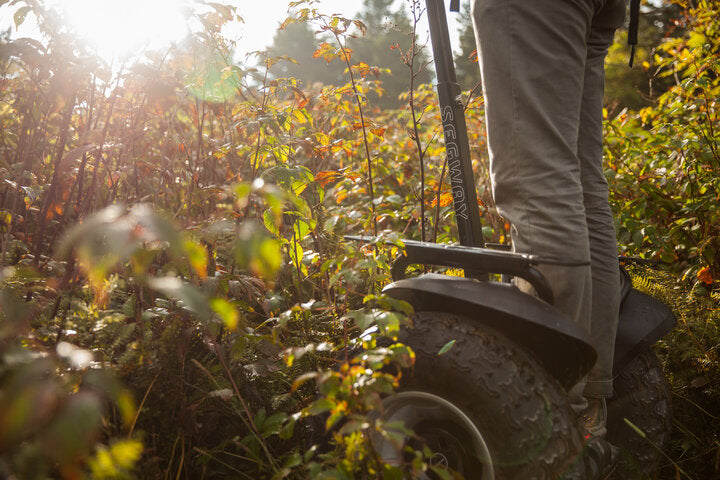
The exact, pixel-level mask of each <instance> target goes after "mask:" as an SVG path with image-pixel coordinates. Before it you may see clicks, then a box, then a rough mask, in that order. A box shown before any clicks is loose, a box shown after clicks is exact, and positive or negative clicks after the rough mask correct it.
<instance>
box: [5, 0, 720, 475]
mask: <svg viewBox="0 0 720 480" xmlns="http://www.w3.org/2000/svg"><path fill="white" fill-rule="evenodd" d="M0 3H2V2H0ZM43 5H44V4H43V3H42V2H25V1H22V0H21V1H18V2H13V5H12V11H13V14H14V15H15V19H16V21H17V22H20V21H22V20H23V19H24V18H25V17H26V16H27V18H31V17H30V16H29V15H30V14H33V15H34V17H36V18H38V22H39V29H40V31H41V32H43V35H44V36H45V37H44V39H43V40H42V41H37V40H30V39H10V38H6V37H2V38H1V40H0V42H1V43H0V176H1V177H2V179H1V180H2V182H1V183H0V242H1V245H0V247H1V251H2V253H1V257H0V258H1V259H2V272H0V282H2V289H0V295H1V298H0V301H1V302H2V304H1V306H2V308H0V314H1V315H3V318H2V322H0V404H1V405H0V407H1V408H0V475H1V476H10V475H16V476H18V477H20V478H27V479H34V478H47V477H54V478H127V479H132V478H166V477H167V478H180V477H187V478H196V477H197V478H200V477H202V476H205V477H217V478H278V479H279V478H303V479H304V478H353V479H354V478H403V475H405V476H410V477H418V476H420V475H421V473H423V472H426V471H428V469H431V468H435V467H431V466H430V465H429V464H428V461H427V458H429V457H430V456H431V453H432V452H429V451H425V450H422V451H417V452H413V453H411V454H410V456H409V457H408V461H407V463H406V464H405V465H400V466H391V465H386V464H383V462H382V461H381V460H380V459H378V458H377V456H376V455H375V454H374V451H373V449H372V442H371V434H372V435H393V434H394V433H393V432H395V431H397V428H398V427H397V426H385V425H383V424H382V422H380V421H379V420H377V418H376V417H375V416H373V415H372V414H371V412H372V411H374V410H377V408H378V406H379V405H380V402H381V399H382V397H383V396H384V395H386V394H388V393H390V392H391V391H392V389H393V388H394V387H395V386H397V383H398V379H399V372H400V368H401V367H407V366H410V365H412V362H413V359H414V354H413V353H412V351H410V350H409V349H408V348H407V347H406V346H404V345H402V344H399V343H397V341H396V340H395V336H396V333H397V331H398V328H400V326H401V325H404V324H405V322H407V318H408V316H409V315H411V313H412V309H411V308H410V307H409V305H407V304H405V303H403V302H399V301H396V300H393V299H391V298H387V297H385V296H383V295H382V294H381V293H380V292H381V289H382V287H383V286H384V285H385V284H387V283H388V282H389V280H390V278H389V265H390V262H391V261H392V259H393V258H395V257H396V256H397V255H398V254H399V252H400V251H401V250H402V248H403V246H402V241H401V240H400V239H401V238H413V239H419V238H422V235H423V233H422V232H421V230H422V229H423V225H424V229H425V235H426V236H427V237H430V233H431V232H432V237H433V238H436V239H437V240H438V241H441V242H450V241H454V238H455V236H456V234H455V227H454V223H453V215H454V213H453V210H452V195H451V192H450V189H449V185H448V182H447V172H446V165H445V153H444V148H443V145H442V140H441V137H442V136H441V135H440V134H441V122H440V114H439V111H438V108H437V103H436V100H435V92H434V90H433V88H432V86H431V85H427V84H426V83H424V82H425V81H426V80H428V78H429V77H428V76H424V75H425V74H424V73H421V72H422V71H423V69H422V66H423V64H424V63H425V61H426V60H425V57H424V54H423V52H422V50H421V48H420V47H419V46H414V47H413V46H412V42H411V40H412V38H414V37H413V36H412V34H411V35H410V36H408V35H407V34H406V33H407V32H408V31H410V32H412V30H413V28H415V27H417V25H413V20H409V19H408V17H407V15H405V13H403V12H397V11H392V10H391V3H390V2H387V1H382V2H366V8H365V9H364V11H363V12H364V13H363V15H362V16H361V18H360V19H359V20H355V19H347V18H342V17H338V16H331V15H325V14H323V13H322V12H320V11H319V10H318V9H317V8H315V5H314V4H313V2H293V7H294V9H295V10H294V14H293V16H291V18H290V19H289V20H288V21H286V24H285V27H287V28H286V29H285V30H284V33H279V34H278V36H277V37H276V42H275V44H276V45H275V47H274V49H270V50H269V51H267V52H257V54H256V55H257V58H258V63H259V66H257V67H249V66H247V65H238V64H236V63H235V61H234V59H233V55H232V44H231V43H230V42H229V41H228V40H227V39H226V38H224V37H223V36H222V35H221V31H222V27H223V25H225V24H227V23H228V22H231V21H233V19H234V16H235V11H234V10H233V9H232V7H229V6H227V5H222V4H214V3H208V4H206V8H203V9H200V10H198V11H195V12H194V14H195V15H196V17H197V18H198V19H199V24H200V25H202V28H201V29H200V30H199V31H198V32H196V34H195V35H194V37H193V39H192V40H187V41H185V42H184V43H181V44H179V45H176V46H174V47H173V48H171V49H169V51H167V52H164V53H163V54H162V55H160V54H157V53H153V52H147V53H144V54H143V55H142V56H141V57H139V58H137V59H136V61H134V62H133V61H128V62H127V63H126V64H125V65H124V66H123V68H122V69H119V68H118V67H117V66H116V67H115V68H111V67H110V66H108V65H103V64H102V62H101V61H99V60H98V59H97V58H95V56H94V55H92V54H91V52H88V51H87V49H86V47H85V46H83V45H82V44H81V43H80V42H79V41H77V40H76V39H74V38H73V37H72V36H71V35H68V34H67V32H65V31H64V30H63V29H62V26H61V23H60V21H59V19H58V18H56V17H55V16H54V13H53V11H52V10H50V9H46V8H45V7H44V6H43ZM413 5H415V6H417V4H416V3H413V4H411V6H413ZM371 7H372V8H371ZM704 8H706V9H708V11H710V10H709V7H704ZM713 11H714V10H713ZM418 12H419V10H416V9H412V8H411V13H413V14H414V17H415V16H416V15H417V14H418ZM703 12H704V10H698V11H697V12H695V14H693V11H690V12H689V13H690V15H689V16H688V17H687V19H688V22H689V23H688V28H687V31H688V32H690V33H688V36H687V37H682V38H680V37H678V39H677V40H672V41H668V42H667V43H666V44H664V45H663V47H662V48H661V49H660V50H659V52H667V55H665V54H662V53H658V57H657V58H656V63H657V65H658V66H662V69H663V70H662V71H664V72H668V73H670V75H668V76H667V77H666V80H669V79H671V78H672V79H674V78H675V77H676V76H677V78H678V83H677V85H676V86H674V87H673V88H672V89H670V90H668V92H667V93H666V94H664V95H663V97H661V100H660V102H659V103H658V105H657V106H654V107H652V108H648V109H647V110H643V111H641V112H639V113H633V112H631V111H628V112H625V113H624V114H623V115H624V116H623V115H618V116H616V117H615V116H614V117H613V119H612V120H611V121H610V122H608V127H607V128H608V130H607V133H608V138H609V142H608V154H609V157H610V159H611V162H610V168H609V170H608V176H609V177H610V178H611V179H612V185H613V191H612V195H613V202H614V204H615V207H616V210H617V213H618V231H619V234H620V240H621V245H622V248H623V249H624V251H626V252H627V253H632V254H640V255H643V256H648V257H649V256H655V257H656V258H659V259H662V260H669V261H672V262H675V263H676V264H677V265H678V268H682V269H684V271H685V272H686V275H685V276H686V279H688V280H690V282H686V285H687V284H690V288H693V289H694V290H693V292H694V294H696V296H695V297H691V296H688V297H683V298H699V299H701V300H702V301H703V302H712V301H715V302H717V298H716V297H717V293H716V292H714V291H713V287H714V286H715V285H717V283H713V282H714V281H715V279H716V278H718V276H717V275H718V270H717V269H718V255H717V249H718V245H717V238H718V233H717V228H718V225H720V221H718V218H717V215H718V198H717V188H718V185H717V178H718V175H717V156H716V155H715V143H716V142H717V138H716V137H717V131H718V126H717V116H716V110H715V109H716V106H715V101H714V99H715V98H716V97H717V93H718V92H716V90H717V88H718V85H717V78H718V77H717V51H718V50H717V40H716V38H717V35H716V34H715V33H713V32H715V31H716V29H717V25H716V22H717V20H715V17H713V16H712V15H702V13H703ZM387 19H390V20H391V22H393V23H394V24H395V25H396V26H397V27H399V30H401V31H403V32H405V33H400V32H398V31H397V30H396V29H395V28H394V27H393V28H387V27H386V26H385V25H386V24H387V22H386V20H387ZM690 20H692V22H695V23H692V22H690ZM26 21H27V20H26ZM309 26H311V28H307V27H309ZM366 29H367V31H368V32H369V33H368V34H367V35H366V36H365V37H364V39H360V38H357V37H359V35H360V34H361V33H362V32H363V31H365V30H366ZM713 29H715V30H713ZM315 30H316V31H318V32H319V33H318V34H317V36H315V37H313V38H311V37H310V35H308V33H312V32H313V31H315ZM466 30H467V28H466ZM698 32H700V33H698ZM381 33H382V34H381ZM465 34H466V35H467V31H466V32H465ZM297 38H302V39H303V40H302V42H298V45H300V48H299V49H298V50H297V51H295V50H292V51H291V50H290V49H289V47H288V46H287V45H288V44H289V43H293V40H292V39H297ZM363 42H364V43H363ZM395 42H397V43H398V44H399V45H400V49H397V48H396V49H391V48H390V46H391V45H393V44H394V43H395ZM673 42H674V43H673ZM467 45H468V44H467V42H466V44H465V47H467ZM465 47H463V48H465ZM673 49H674V50H673ZM351 50H352V51H351ZM673 52H681V54H680V55H674V54H673ZM682 52H685V53H682ZM375 54H377V56H373V55H375ZM288 56H290V57H296V58H295V59H296V60H297V61H298V62H299V63H300V65H298V66H297V67H298V68H305V66H306V65H305V60H306V59H308V58H310V57H312V58H313V59H314V60H315V61H316V62H320V63H319V64H320V65H324V67H323V68H326V71H327V72H333V73H332V75H330V74H328V75H330V76H333V80H334V81H333V82H327V83H326V85H324V86H318V85H308V84H307V83H309V81H308V82H307V83H305V84H303V83H302V82H301V81H298V80H297V79H295V78H292V76H293V75H296V74H297V75H301V73H298V72H300V71H299V70H298V71H297V72H296V71H295V70H293V68H295V64H294V63H292V61H291V60H289V57H288ZM391 57H392V59H393V60H392V62H395V61H399V62H400V63H398V64H397V66H395V64H393V63H392V62H391ZM283 65H287V66H290V67H291V68H288V69H286V70H285V71H283V70H282V69H281V67H282V66H283ZM473 65H475V64H473ZM388 67H389V68H390V69H391V70H392V77H391V76H390V74H389V73H388V72H387V71H386V69H387V68H388ZM476 67H477V65H475V66H474V67H473V68H476ZM411 68H412V72H414V73H415V77H414V78H413V79H412V81H410V80H409V76H410V75H411ZM317 71H318V72H323V73H322V75H320V77H323V76H324V75H325V73H324V72H325V70H322V69H321V68H318V69H317ZM303 75H304V74H303ZM309 78H310V77H307V78H304V79H305V80H309ZM391 78H392V79H393V81H394V80H395V79H397V80H398V83H397V85H395V86H392V87H391V86H390V84H391ZM410 85H412V87H413V88H412V90H411V91H407V89H408V88H409V87H410ZM466 87H467V88H471V87H472V86H471V85H467V86H466ZM382 90H385V96H384V97H383V96H380V94H381V93H382ZM390 92H393V93H392V95H391V94H390ZM401 92H404V93H401ZM388 96H391V97H393V98H392V102H391V103H392V105H393V106H395V107H397V108H395V109H392V110H390V109H386V110H381V109H379V108H375V107H377V106H378V105H381V103H379V99H384V98H387V97H388ZM395 96H397V97H398V100H397V102H395ZM369 98H371V99H373V100H372V102H371V101H369V100H368V99H369ZM466 115H467V118H468V125H469V132H468V134H469V137H470V143H471V149H472V153H473V158H474V160H473V167H474V169H475V170H476V171H477V174H478V179H479V180H478V182H479V183H478V193H479V197H480V202H481V203H482V210H483V213H485V214H486V215H485V217H486V222H485V227H484V233H485V234H486V237H487V238H488V239H489V240H490V241H494V242H499V243H508V242H509V239H508V238H507V231H508V228H509V226H508V225H507V224H506V223H505V221H504V219H502V218H500V217H499V216H498V215H497V214H496V213H494V211H493V209H492V199H491V194H490V184H489V179H488V178H487V177H488V176H487V155H486V154H485V152H484V146H485V145H484V144H485V128H484V120H483V116H484V104H483V99H482V98H481V97H477V96H474V97H473V98H472V99H470V100H468V104H467V109H466ZM668 152H669V154H668ZM421 159H422V162H423V169H422V173H421V169H420V163H419V162H420V160H421ZM667 225H670V227H669V228H668V227H667ZM375 231H377V234H378V235H377V238H376V239H375V240H374V241H372V242H369V243H367V244H355V243H352V242H348V241H346V240H345V239H343V235H344V234H346V233H355V234H357V233H370V232H373V233H374V232H375ZM633 242H634V243H633ZM693 282H695V284H693ZM675 294H676V292H675V291H672V293H671V294H670V297H669V298H670V299H674V298H675ZM683 295H684V294H683ZM688 295H689V294H688ZM701 300H697V301H698V302H699V301H701ZM671 303H672V302H671ZM693 305H694V304H693ZM703 305H707V304H706V303H703ZM678 308H680V309H681V311H689V309H690V308H691V305H690V304H686V303H681V304H679V305H678ZM693 308H694V307H693ZM703 308H704V307H703ZM712 318H714V317H712ZM688 322H690V320H688ZM713 322H714V320H713ZM692 324H693V325H694V326H693V327H692V328H691V329H690V330H688V332H691V333H692V335H690V334H689V333H688V335H687V337H685V336H682V335H681V334H678V336H677V337H676V338H674V339H673V340H672V341H673V342H679V343H680V344H682V345H689V343H688V342H694V340H693V338H694V339H697V338H698V335H700V336H701V338H702V341H701V344H702V345H703V352H704V353H703V355H705V354H707V355H706V356H705V357H702V356H700V355H698V354H697V352H695V353H693V351H692V350H690V349H687V352H688V353H687V357H686V358H684V359H682V362H685V363H674V360H672V361H671V360H668V362H669V364H670V365H673V368H676V367H675V366H674V365H678V366H677V369H678V370H677V371H678V372H689V371H690V367H692V366H697V365H702V366H703V368H705V367H707V372H708V375H711V374H713V372H714V370H713V369H715V368H716V366H715V363H714V362H715V356H714V355H715V352H714V350H713V348H712V347H711V346H709V345H710V344H709V343H708V342H710V341H711V340H712V339H713V338H717V337H716V335H715V332H714V330H712V329H706V330H703V331H702V333H700V332H699V331H698V330H697V328H699V325H700V323H699V321H695V320H692ZM708 328H709V327H708ZM683 342H685V343H683ZM703 342H705V343H703ZM693 344H694V343H693ZM667 345H670V344H669V343H668V344H667ZM451 348H453V344H452V343H449V344H447V345H445V347H443V348H442V349H441V350H440V351H439V352H438V354H439V355H442V354H444V353H445V352H447V351H448V350H449V349H451ZM667 348H669V347H667ZM668 358H670V357H668ZM703 358H704V359H705V360H702V359H703ZM698 359H700V360H698ZM703 362H705V363H703ZM683 375H690V374H689V373H687V374H686V373H682V374H681V373H678V377H677V378H678V380H677V381H676V382H675V385H676V391H680V390H679V389H681V388H682V385H683V382H685V381H686V378H688V377H687V376H683ZM708 378H711V377H710V376H708ZM693 380H694V378H693V379H690V380H689V381H690V382H691V385H692V381H693ZM696 383H697V382H696ZM712 385H714V384H712ZM708 388H711V387H708ZM712 388H714V386H713V387H712ZM692 392H695V390H692ZM713 392H714V390H713ZM696 393H697V392H696ZM688 398H689V399H691V400H692V401H693V402H695V403H697V404H700V403H702V402H701V401H700V399H699V397H697V396H688ZM703 405H704V404H703ZM29 406H32V407H33V408H29ZM703 408H704V409H705V410H707V411H708V412H710V407H703ZM688 412H690V410H688ZM711 414H712V415H716V414H715V413H712V412H711ZM690 417H691V414H690V413H688V417H687V418H688V419H687V421H686V428H687V430H690V431H694V430H693V429H694V428H696V427H695V426H694V425H695V424H694V423H692V421H693V420H691V419H690ZM693 418H694V417H693ZM386 427H387V428H386ZM698 431H699V430H698ZM703 435H704V433H703ZM708 435H709V434H708ZM687 438H688V441H690V437H689V436H688V437H687ZM703 438H705V437H703ZM692 441H695V440H692ZM691 443H692V442H691ZM691 446H692V448H696V446H697V442H696V443H692V445H691ZM683 448H684V447H683ZM692 448H690V447H688V450H683V451H694V450H692ZM680 453H682V452H680ZM704 453H706V452H704ZM436 473H437V474H438V475H439V476H441V477H442V476H443V475H447V472H444V471H439V472H436Z"/></svg>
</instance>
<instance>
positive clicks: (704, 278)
mask: <svg viewBox="0 0 720 480" xmlns="http://www.w3.org/2000/svg"><path fill="white" fill-rule="evenodd" d="M697 278H698V280H700V281H701V282H703V283H704V284H705V285H712V283H713V277H712V274H711V273H710V267H708V266H705V267H703V268H701V269H700V271H699V272H698V273H697Z"/></svg>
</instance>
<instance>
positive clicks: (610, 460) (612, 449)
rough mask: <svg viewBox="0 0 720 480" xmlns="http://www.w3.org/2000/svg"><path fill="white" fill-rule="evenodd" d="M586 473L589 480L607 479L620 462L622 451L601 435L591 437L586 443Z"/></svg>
mask: <svg viewBox="0 0 720 480" xmlns="http://www.w3.org/2000/svg"><path fill="white" fill-rule="evenodd" d="M584 453H585V455H584V456H585V474H586V478H587V480H606V479H608V478H610V475H612V474H613V472H614V471H615V468H616V467H617V464H618V458H619V456H620V451H619V450H618V448H617V447H616V446H615V445H612V444H611V443H610V442H608V441H607V440H605V439H604V438H601V437H591V438H590V439H589V440H587V442H586V443H585V452H584Z"/></svg>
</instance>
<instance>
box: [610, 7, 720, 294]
mask: <svg viewBox="0 0 720 480" xmlns="http://www.w3.org/2000/svg"><path fill="white" fill-rule="evenodd" d="M719 13H720V11H718V8H717V6H716V5H715V4H711V5H709V6H702V7H698V8H695V9H690V10H688V11H687V13H686V16H685V20H686V21H687V22H688V25H689V27H691V28H690V29H689V30H688V33H687V35H685V36H683V37H680V38H675V39H668V40H667V41H666V42H664V43H663V44H662V45H661V46H660V47H659V49H658V53H657V54H656V57H655V62H656V64H657V65H658V68H659V71H660V73H659V75H661V76H663V77H673V78H675V85H674V86H672V87H671V88H670V89H669V90H668V91H667V92H665V93H664V94H662V95H661V96H660V97H659V98H658V102H657V105H655V106H652V107H647V108H645V109H642V110H640V111H639V112H637V113H634V112H623V113H621V114H620V115H618V116H616V117H614V118H612V119H611V120H610V121H609V122H607V124H606V139H607V148H606V153H607V156H608V158H609V169H608V170H607V176H608V179H609V181H610V184H611V195H612V203H613V204H614V207H615V211H616V214H617V217H616V218H617V219H618V225H617V230H618V235H619V241H620V243H621V245H622V248H623V249H624V250H625V251H626V252H627V253H629V254H640V255H646V256H650V257H653V258H655V259H657V260H660V261H662V262H666V263H668V264H672V265H673V267H674V268H675V269H677V270H678V271H681V272H682V275H683V277H684V278H685V279H687V280H689V281H697V282H699V283H701V284H704V285H706V286H707V287H708V288H713V285H714V284H715V283H714V282H715V280H716V279H718V278H720V255H718V250H719V249H720V203H719V202H718V200H720V193H718V192H720V180H719V179H720V175H719V174H720V150H718V142H719V141H720V133H719V132H720V120H719V118H718V105H717V98H718V95H719V94H720V79H719V77H718V72H719V65H720V56H718V55H719V54H718V51H719V49H720V37H718V34H717V32H718V28H719V27H720V24H719V23H718V14H719Z"/></svg>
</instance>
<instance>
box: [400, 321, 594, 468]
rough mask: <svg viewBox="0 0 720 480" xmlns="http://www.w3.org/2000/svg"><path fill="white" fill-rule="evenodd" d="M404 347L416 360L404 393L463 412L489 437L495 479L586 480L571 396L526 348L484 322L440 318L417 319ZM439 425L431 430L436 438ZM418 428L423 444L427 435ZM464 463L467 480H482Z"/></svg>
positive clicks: (402, 388) (404, 336) (405, 335)
mask: <svg viewBox="0 0 720 480" xmlns="http://www.w3.org/2000/svg"><path fill="white" fill-rule="evenodd" d="M453 340H455V343H454V344H453V346H452V347H451V348H450V349H449V350H447V351H446V352H445V353H443V354H442V355H438V352H439V351H440V350H441V349H442V348H443V346H445V345H447V344H448V342H451V341H453ZM400 341H402V342H403V343H406V344H408V345H409V346H410V347H411V348H412V349H413V351H414V352H415V354H416V361H415V365H414V367H413V368H412V369H410V370H409V371H407V372H405V373H404V375H403V378H402V380H401V385H400V391H401V392H427V393H429V394H432V395H435V396H438V397H441V398H442V399H444V400H447V401H448V402H450V403H452V404H453V405H454V406H456V407H457V408H459V409H460V410H461V411H462V412H464V414H465V415H466V416H467V418H469V419H471V420H472V422H473V423H474V424H475V426H476V427H477V430H479V432H481V434H482V438H483V440H484V442H485V444H486V445H487V448H488V450H489V453H490V456H491V460H492V471H493V472H494V476H495V478H496V479H499V480H507V479H513V480H514V479H523V480H531V479H539V480H543V479H548V480H549V479H553V480H554V479H558V478H567V479H582V478H584V475H583V473H581V472H582V471H583V470H582V467H583V464H582V460H580V456H581V455H580V452H581V450H582V442H581V437H580V434H579V432H578V430H577V426H576V420H575V416H574V415H573V413H572V411H571V410H570V408H569V406H568V403H567V400H566V397H565V393H564V391H563V389H562V387H561V386H560V385H559V384H558V383H557V382H556V381H555V380H554V379H553V378H552V377H551V376H550V375H549V374H548V373H547V372H546V371H545V370H544V369H543V367H542V366H541V365H540V364H539V363H538V362H537V361H536V360H535V359H534V358H533V357H532V356H531V355H530V354H529V353H528V352H526V351H525V350H524V349H522V348H520V347H519V346H517V345H516V344H515V343H513V342H511V341H510V340H508V339H507V338H506V337H505V336H504V335H502V334H501V333H499V332H497V331H495V330H492V329H490V328H488V327H486V326H484V325H482V324H481V323H480V322H478V321H472V320H470V319H468V318H465V317H460V316H457V315H452V314H447V313H439V312H420V313H418V314H417V315H416V316H415V318H414V327H413V328H410V329H406V330H404V331H403V332H402V334H401V336H400ZM437 427H438V425H430V426H426V429H427V430H430V435H433V433H432V432H433V428H434V429H437ZM422 429H423V427H422V426H421V428H420V430H422ZM413 430H414V431H415V433H416V435H418V436H419V437H421V438H422V437H423V435H424V434H425V433H427V432H423V431H418V428H413ZM446 443H448V442H447V441H446ZM460 443H462V439H461V442H460ZM433 450H434V449H433ZM461 463H463V465H462V466H461V469H464V472H461V473H462V474H463V476H464V477H465V478H468V479H474V478H482V475H481V474H480V471H479V470H480V467H478V466H477V465H475V464H473V462H472V461H465V462H461ZM480 463H483V462H482V461H480ZM484 463H487V462H484ZM451 467H453V466H452V465H451ZM455 469H457V468H455Z"/></svg>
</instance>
